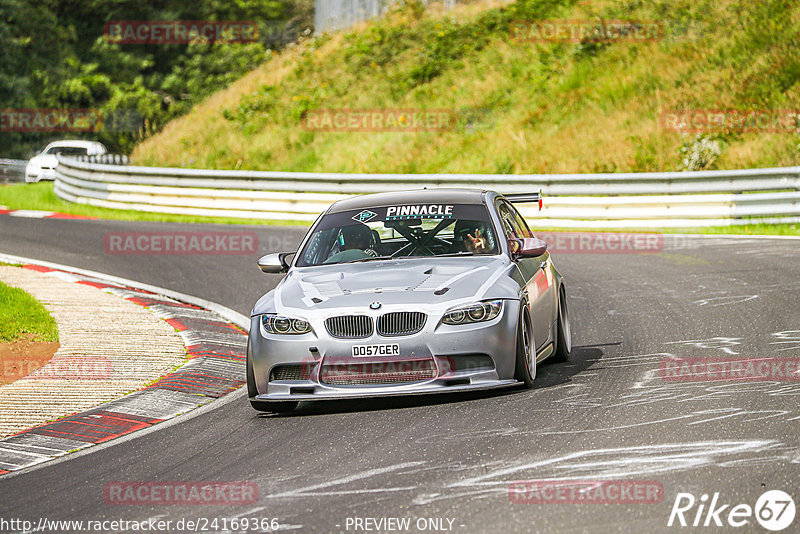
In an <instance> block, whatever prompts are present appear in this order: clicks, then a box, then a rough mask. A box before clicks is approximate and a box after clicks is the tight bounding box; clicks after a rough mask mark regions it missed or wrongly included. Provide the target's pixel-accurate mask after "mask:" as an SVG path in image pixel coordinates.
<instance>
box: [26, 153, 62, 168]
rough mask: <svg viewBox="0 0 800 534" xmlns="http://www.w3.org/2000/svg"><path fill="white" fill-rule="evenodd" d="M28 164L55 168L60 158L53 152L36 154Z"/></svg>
mask: <svg viewBox="0 0 800 534" xmlns="http://www.w3.org/2000/svg"><path fill="white" fill-rule="evenodd" d="M28 165H32V166H34V167H47V168H50V169H55V168H56V165H58V160H57V159H56V157H55V156H54V155H52V154H46V155H40V156H34V157H32V158H31V159H30V161H29V162H28Z"/></svg>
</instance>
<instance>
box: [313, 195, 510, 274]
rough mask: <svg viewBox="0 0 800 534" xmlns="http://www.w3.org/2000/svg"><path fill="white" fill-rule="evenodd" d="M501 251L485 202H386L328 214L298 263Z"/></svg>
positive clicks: (326, 263)
mask: <svg viewBox="0 0 800 534" xmlns="http://www.w3.org/2000/svg"><path fill="white" fill-rule="evenodd" d="M498 250H499V249H498V245H497V239H496V234H495V232H494V229H493V228H492V223H491V220H490V219H489V212H488V211H487V209H486V207H485V206H484V205H483V204H420V205H398V206H382V207H375V208H369V209H360V210H351V211H344V212H340V213H332V214H329V215H326V216H325V217H324V218H323V219H322V220H321V221H320V223H319V224H318V225H317V227H316V228H315V229H314V234H313V235H312V236H311V239H309V240H308V242H307V243H306V246H305V248H304V249H303V251H302V252H301V253H300V257H299V258H298V261H297V265H298V266H299V267H308V266H314V265H330V264H335V263H348V262H356V261H370V260H381V259H390V258H404V257H419V256H459V255H464V256H468V255H476V254H497V253H498Z"/></svg>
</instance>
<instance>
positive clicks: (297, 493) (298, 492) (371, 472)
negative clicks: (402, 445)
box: [268, 462, 424, 499]
mask: <svg viewBox="0 0 800 534" xmlns="http://www.w3.org/2000/svg"><path fill="white" fill-rule="evenodd" d="M423 463H424V462H405V463H400V464H396V465H390V466H388V467H380V468H376V469H367V470H366V471H361V472H359V473H355V474H352V475H347V476H343V477H341V478H336V479H333V480H329V481H327V482H322V483H320V484H312V485H311V486H305V487H302V488H298V489H294V490H289V491H284V492H281V493H276V494H272V495H268V497H269V498H271V499H277V498H280V497H309V496H321V495H353V494H361V493H382V492H389V491H408V490H413V489H415V486H408V487H394V488H372V489H353V490H339V491H318V490H323V489H326V488H332V487H335V486H341V485H344V484H349V483H350V482H355V481H357V480H359V481H360V480H364V479H369V478H372V477H375V476H378V475H384V474H387V473H392V472H395V471H398V470H401V469H405V468H407V467H413V466H417V465H422V464H423Z"/></svg>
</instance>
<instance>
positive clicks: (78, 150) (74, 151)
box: [46, 146, 87, 156]
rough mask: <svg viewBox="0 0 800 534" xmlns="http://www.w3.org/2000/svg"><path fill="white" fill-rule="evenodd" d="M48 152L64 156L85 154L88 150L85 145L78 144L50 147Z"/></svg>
mask: <svg viewBox="0 0 800 534" xmlns="http://www.w3.org/2000/svg"><path fill="white" fill-rule="evenodd" d="M46 154H61V155H62V156H85V155H86V154H87V150H86V148H84V147H77V146H54V147H53V148H51V149H49V150H48V151H47V152H46Z"/></svg>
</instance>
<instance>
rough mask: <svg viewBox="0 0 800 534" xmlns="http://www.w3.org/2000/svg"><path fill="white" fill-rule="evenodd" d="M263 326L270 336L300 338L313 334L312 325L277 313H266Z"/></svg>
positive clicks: (262, 322)
mask: <svg viewBox="0 0 800 534" xmlns="http://www.w3.org/2000/svg"><path fill="white" fill-rule="evenodd" d="M261 326H263V327H264V330H266V331H267V333H269V334H281V335H290V336H299V335H301V334H308V333H309V332H311V325H310V324H308V321H304V320H302V319H293V318H291V317H284V316H283V315H278V314H276V313H265V314H264V315H262V316H261Z"/></svg>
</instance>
